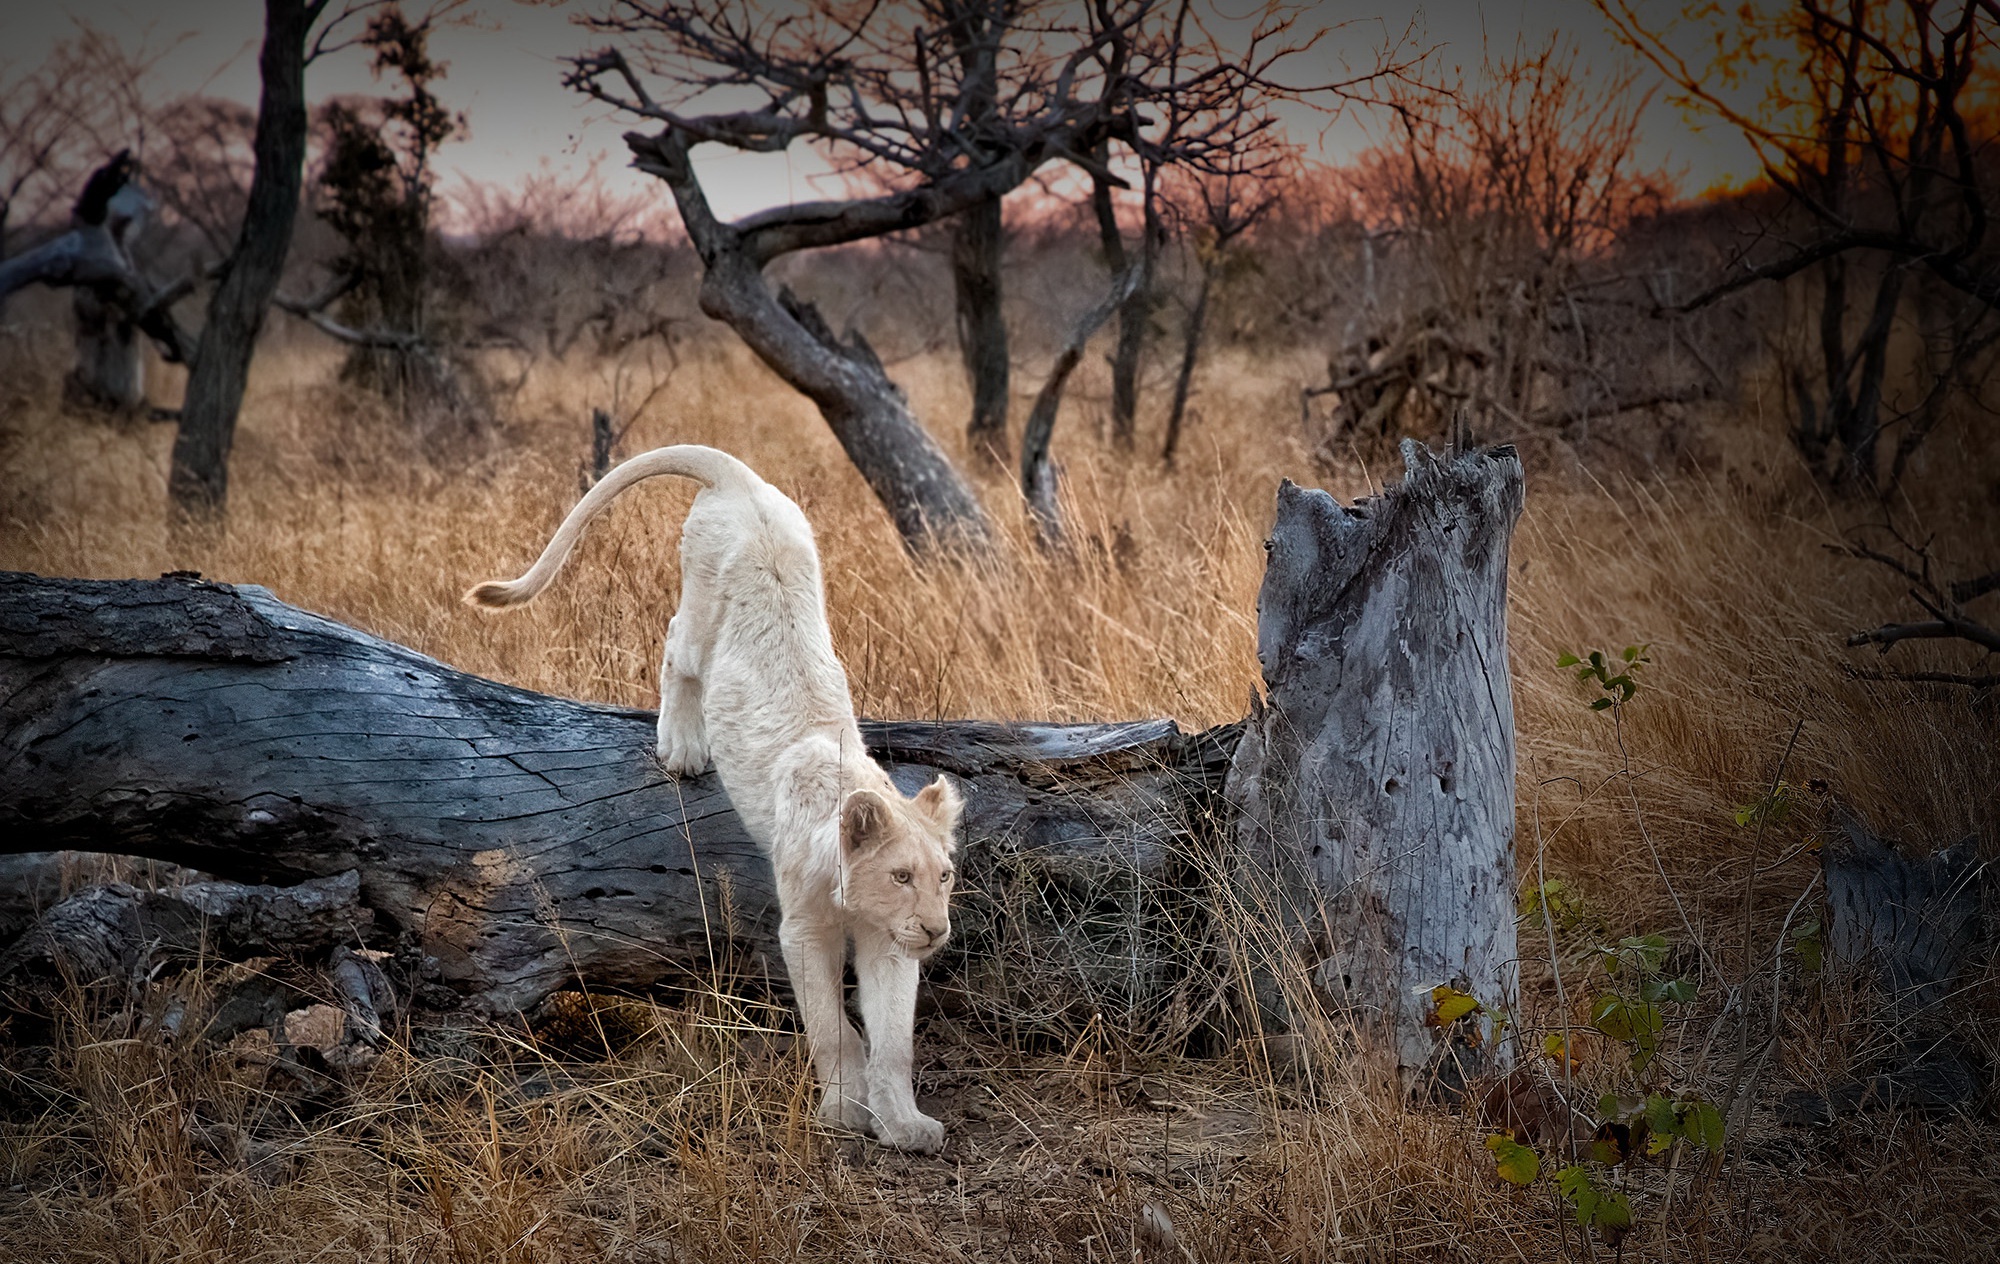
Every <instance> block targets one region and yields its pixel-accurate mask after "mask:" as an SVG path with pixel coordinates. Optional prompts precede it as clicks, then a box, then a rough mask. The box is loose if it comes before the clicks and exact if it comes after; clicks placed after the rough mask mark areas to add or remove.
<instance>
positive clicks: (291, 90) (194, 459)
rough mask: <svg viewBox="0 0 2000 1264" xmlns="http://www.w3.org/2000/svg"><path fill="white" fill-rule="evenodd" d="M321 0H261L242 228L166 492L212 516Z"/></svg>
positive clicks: (284, 207)
mask: <svg viewBox="0 0 2000 1264" xmlns="http://www.w3.org/2000/svg"><path fill="white" fill-rule="evenodd" d="M325 7H326V0H264V47H263V51H262V52H261V53H260V54H259V56H258V59H257V69H258V72H259V74H260V75H261V77H262V87H261V89H260V91H259V95H258V99H257V132H256V135H255V137H254V139H253V141H252V149H253V151H254V153H255V156H256V167H255V169H254V171H253V173H252V175H251V178H250V197H249V201H248V202H247V203H246V204H245V208H244V213H243V227H242V229H241V230H240V231H239V233H238V234H237V238H236V249H235V252H234V253H233V254H232V255H231V256H230V259H229V267H228V270H227V271H226V272H224V273H223V277H222V282H221V284H220V285H218V286H216V289H215V294H214V296H213V297H212V298H210V300H209V304H208V323H207V324H205V325H204V326H203V327H202V331H201V341H200V342H199V344H197V346H196V347H195V352H194V358H193V361H192V363H191V364H190V365H189V369H188V383H187V392H186V394H185V396H184V397H183V400H182V403H181V422H180V432H179V434H178V435H176V436H175V439H174V455H173V467H172V469H171V471H170V472H169V474H168V476H167V491H168V494H169V495H170V496H171V497H172V499H173V504H174V508H175V510H176V511H177V512H179V513H181V514H184V515H186V516H188V517H190V518H194V519H212V518H216V517H219V516H220V515H221V514H222V512H223V509H224V507H225V505H226V504H227V501H228V497H229V450H230V448H231V446H232V445H233V444H234V443H235V440H236V415H237V413H238V412H239V411H241V409H242V407H243V387H244V384H245V383H246V382H247V381H248V380H249V376H250V356H251V353H252V352H253V351H255V349H256V345H257V333H258V331H259V330H261V329H262V328H263V326H264V314H265V313H266V312H267V311H269V310H270V306H271V299H272V296H273V295H275V294H276V293H277V291H278V279H279V276H280V274H281V273H282V272H283V271H284V268H285V256H286V254H288V253H289V252H290V250H291V247H292V225H293V222H294V221H295V220H297V219H298V214H299V185H300V182H301V180H302V179H303V170H304V164H305V157H306V82H305V81H306V38H307V36H308V35H309V34H310V32H311V30H312V25H313V23H314V22H315V21H317V20H318V18H319V15H320V12H321V10H323V9H324V8H325Z"/></svg>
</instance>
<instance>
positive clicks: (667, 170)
mask: <svg viewBox="0 0 2000 1264" xmlns="http://www.w3.org/2000/svg"><path fill="white" fill-rule="evenodd" d="M625 143H626V145H627V146H629V147H630V148H631V150H632V152H633V154H634V156H635V157H636V159H637V162H636V164H635V165H637V166H639V167H640V168H641V169H642V170H645V171H647V172H648V173H650V174H653V175H656V176H659V177H660V178H661V179H662V180H664V181H666V183H667V187H668V188H669V189H670V190H672V192H673V195H674V201H675V204H676V205H677V206H678V207H679V209H680V213H681V223H682V225H683V226H684V227H685V228H686V229H687V233H688V239H689V240H690V241H691V242H693V243H694V247H695V251H696V253H697V254H699V255H700V256H701V262H702V280H701V310H702V311H703V312H705V313H707V314H708V315H709V316H712V317H714V318H715V319H716V320H719V321H721V322H723V323H724V324H726V325H728V326H729V327H730V328H731V329H733V330H735V331H736V334H737V336H738V337H740V338H742V339H743V341H744V342H745V343H746V344H747V345H748V346H749V347H750V349H751V350H752V351H754V352H756V353H757V358H758V359H760V360H762V361H763V362H764V363H765V365H766V366H768V367H769V368H770V369H771V371H772V372H774V373H776V374H777V375H778V376H779V377H781V378H783V379H784V380H785V381H786V382H787V383H788V384H790V385H791V386H792V387H793V388H794V389H795V390H797V391H799V392H800V393H801V394H803V395H805V396H806V397H807V398H809V399H811V400H812V401H813V402H814V403H815V404H817V405H819V411H820V415H821V416H823V417H825V418H826V424H827V426H828V427H829V428H830V429H831V430H832V431H833V434H834V437H835V438H837V439H839V440H840V446H841V447H842V448H844V449H845V450H846V452H847V456H848V459H849V460H851V461H853V462H854V466H855V468H856V469H857V470H859V471H860V472H861V476H862V477H863V478H865V479H867V480H868V486H869V487H870V488H872V489H873V490H874V492H875V495H876V497H877V499H879V500H880V501H881V502H882V506H883V508H885V509H887V510H888V511H889V516H890V517H891V518H892V519H894V521H895V523H896V530H897V532H898V533H899V534H900V535H901V536H902V539H903V545H904V547H905V548H907V549H909V550H910V551H911V552H912V553H914V554H916V555H918V556H923V555H926V554H929V553H932V552H935V551H937V550H938V549H940V548H943V549H945V550H952V549H963V550H967V551H971V552H982V551H984V550H985V549H987V548H988V547H989V546H990V545H991V543H992V535H993V532H992V527H991V525H990V524H989V523H988V521H987V518H986V511H985V509H983V508H982V507H981V506H980V503H979V498H978V497H977V496H975V495H973V493H972V489H971V488H970V487H968V486H966V484H965V480H964V479H962V478H960V477H959V474H958V471H957V470H956V469H954V468H953V467H952V464H951V460H950V458H949V457H947V456H946V455H945V454H944V452H943V451H942V450H941V449H940V448H939V447H938V446H937V444H936V443H935V442H934V441H933V440H932V439H931V437H930V435H929V434H927V433H925V431H924V428H923V426H921V425H919V424H918V422H917V419H916V418H915V417H914V416H913V415H912V414H911V412H910V404H909V400H908V399H907V398H905V396H904V395H903V392H902V388H900V387H898V386H897V385H896V384H895V382H893V381H891V380H890V378H889V375H888V373H887V372H886V371H885V370H884V369H883V367H882V361H881V359H880V358H879V357H877V356H876V354H875V352H874V349H873V348H871V347H870V346H869V345H868V343H867V341H866V340H865V339H864V338H862V337H861V335H860V333H859V332H855V331H851V332H850V333H849V335H848V337H847V338H846V339H845V340H844V341H843V340H842V339H839V338H836V337H835V336H834V334H833V331H832V330H831V329H829V328H828V327H827V324H826V322H825V320H824V319H822V318H821V316H820V314H819V312H818V310H817V309H816V308H814V307H813V306H812V305H811V304H810V303H804V302H800V301H799V300H798V299H797V298H796V297H794V296H793V295H791V294H790V293H789V292H786V293H785V294H783V295H773V294H772V293H771V289H770V286H769V285H768V284H766V282H765V280H764V274H763V270H762V267H761V266H760V264H759V263H758V261H757V260H756V259H755V258H753V257H752V256H751V254H750V253H749V251H748V250H747V249H746V248H745V245H744V237H743V234H742V233H741V232H740V231H739V230H738V229H737V228H736V227H734V226H731V225H728V224H724V223H722V222H721V221H719V220H717V219H716V218H715V215H714V212H713V211H711V210H710V209H709V205H708V195H707V194H706V193H705V192H704V191H703V189H702V187H701V182H700V180H699V179H698V178H697V177H696V175H695V171H694V166H693V164H692V163H691V162H690V161H689V160H688V142H687V140H686V138H685V137H683V136H681V135H680V134H679V133H677V132H674V131H671V130H669V131H667V132H665V133H662V134H661V135H659V136H644V135H640V134H638V133H633V132H628V133H627V134H626V136H625Z"/></svg>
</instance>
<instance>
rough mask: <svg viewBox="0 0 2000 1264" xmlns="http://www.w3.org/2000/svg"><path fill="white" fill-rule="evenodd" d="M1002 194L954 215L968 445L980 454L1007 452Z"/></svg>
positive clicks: (1000, 456)
mask: <svg viewBox="0 0 2000 1264" xmlns="http://www.w3.org/2000/svg"><path fill="white" fill-rule="evenodd" d="M1005 240H1006V238H1005V235H1004V233H1003V231H1002V226H1001V219H1000V199H999V198H997V197H995V198H988V199H987V200H986V201H984V202H981V203H979V204H978V205H976V206H974V207H973V208H972V209H971V210H969V211H965V212H962V213H961V214H960V215H959V216H958V218H956V219H954V220H953V221H952V228H951V279H952V286H953V291H954V293H955V295H956V297H957V301H958V350H959V354H960V355H961V356H962V357H963V358H964V360H965V375H966V378H967V380H968V381H969V382H970V384H971V386H972V418H971V420H970V421H968V422H967V423H966V427H965V439H966V446H967V447H968V448H969V449H970V450H971V452H972V454H973V455H974V456H975V457H978V458H981V459H984V460H989V461H994V462H996V463H997V462H1001V461H1005V460H1006V458H1007V376H1008V369H1009V364H1008V354H1007V321H1006V319H1005V318H1004V316H1003V315H1002V312H1001V302H1000V296H1001V292H1000V252H1001V248H1002V246H1003V245H1004V243H1005Z"/></svg>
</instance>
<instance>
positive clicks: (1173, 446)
mask: <svg viewBox="0 0 2000 1264" xmlns="http://www.w3.org/2000/svg"><path fill="white" fill-rule="evenodd" d="M1216 253H1217V254H1218V255H1220V253H1221V252H1220V251H1219V250H1218V251H1217V252H1216ZM1216 268H1217V262H1216V261H1214V260H1206V259H1205V260H1203V261H1202V265H1201V288H1200V289H1198V290H1196V291H1195V296H1194V309H1193V310H1192V311H1190V312H1189V313H1188V318H1187V329H1186V330H1185V331H1184V332H1183V334H1182V337H1181V367H1180V372H1178V373H1176V374H1175V375H1174V402H1173V407H1172V408H1170V409H1168V410H1167V437H1166V441H1165V442H1163V443H1162V444H1160V460H1161V462H1162V463H1164V464H1166V465H1172V464H1173V463H1174V457H1175V456H1177V455H1178V454H1179V452H1180V447H1181V422H1182V420H1183V419H1184V418H1185V417H1186V416H1187V402H1188V392H1189V391H1190V390H1192V389H1193V387H1194V364H1195V360H1196V359H1197V358H1198V357H1199V356H1200V355H1201V336H1202V333H1203V331H1204V329H1205V327H1206V326H1207V324H1208V295H1209V291H1210V290H1212V289H1213V288H1214V287H1215V272H1216Z"/></svg>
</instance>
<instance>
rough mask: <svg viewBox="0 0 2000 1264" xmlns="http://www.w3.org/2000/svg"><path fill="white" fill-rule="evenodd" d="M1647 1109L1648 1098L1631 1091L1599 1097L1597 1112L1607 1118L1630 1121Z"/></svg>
mask: <svg viewBox="0 0 2000 1264" xmlns="http://www.w3.org/2000/svg"><path fill="white" fill-rule="evenodd" d="M1645 1110H1646V1100H1645V1099H1644V1098H1642V1097H1638V1096H1635V1095H1634V1094H1631V1093H1606V1094H1605V1095H1604V1096H1602V1097H1600V1098H1598V1099H1597V1113H1598V1114H1600V1115H1602V1116H1603V1117H1604V1118H1606V1119H1613V1120H1618V1121H1621V1122H1629V1121H1630V1120H1633V1119H1637V1118H1638V1117H1639V1116H1640V1115H1642V1114H1644V1113H1645Z"/></svg>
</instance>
